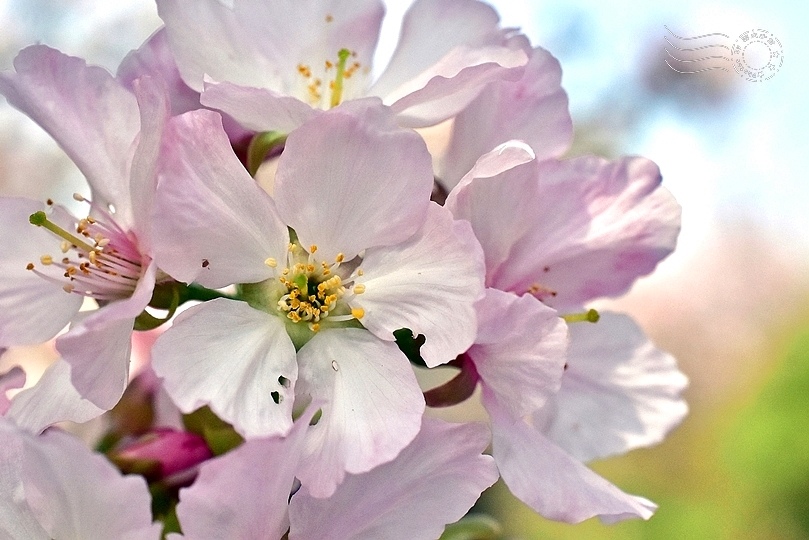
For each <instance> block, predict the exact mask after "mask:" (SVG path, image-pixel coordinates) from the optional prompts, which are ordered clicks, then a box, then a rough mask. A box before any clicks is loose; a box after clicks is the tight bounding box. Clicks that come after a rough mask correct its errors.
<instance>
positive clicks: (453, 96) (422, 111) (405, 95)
mask: <svg viewBox="0 0 809 540" xmlns="http://www.w3.org/2000/svg"><path fill="white" fill-rule="evenodd" d="M527 59H528V57H527V56H526V54H525V52H523V51H522V50H520V49H510V48H507V47H485V48H467V47H458V48H456V49H454V50H453V51H451V52H450V53H449V54H447V56H445V57H444V58H442V59H441V61H440V62H438V63H437V64H436V65H435V66H433V67H432V68H431V69H429V70H427V71H426V72H424V73H422V74H421V75H419V77H417V78H416V79H414V80H413V81H411V82H410V83H408V84H407V85H405V86H404V87H401V88H399V89H398V90H397V91H396V94H394V96H387V97H385V99H384V101H385V104H389V105H390V106H391V109H393V111H394V112H395V113H396V115H397V121H398V122H399V125H401V126H403V127H412V128H419V127H427V126H432V125H435V124H438V123H439V122H443V121H444V120H447V119H448V118H452V117H453V116H455V115H456V114H458V113H459V112H460V111H462V110H463V109H464V108H465V107H466V106H467V105H469V103H471V102H472V100H474V99H475V98H476V97H477V95H478V94H479V93H480V92H481V91H482V90H483V89H484V88H485V87H486V85H487V84H489V83H492V82H496V81H502V80H515V79H517V78H519V76H520V74H521V73H522V69H523V68H522V66H524V65H525V62H526V61H527ZM396 96H402V97H399V98H398V99H397V98H396Z"/></svg>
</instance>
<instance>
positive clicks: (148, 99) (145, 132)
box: [129, 77, 170, 253]
mask: <svg viewBox="0 0 809 540" xmlns="http://www.w3.org/2000/svg"><path fill="white" fill-rule="evenodd" d="M133 88H134V92H135V96H136V97H137V99H138V106H139V108H140V126H141V129H140V134H139V135H138V146H137V149H136V150H135V155H134V157H133V158H132V170H131V180H130V185H129V192H130V198H131V201H132V219H133V230H134V232H135V233H136V234H137V237H138V245H139V247H140V248H141V250H142V251H143V252H145V253H151V247H152V207H153V205H154V198H155V191H156V189H157V167H158V156H159V154H160V142H161V140H162V138H163V128H164V126H165V125H166V122H167V121H168V119H169V114H170V112H169V98H168V94H167V93H166V88H165V86H164V84H163V82H162V81H160V80H159V79H152V78H150V77H143V78H141V79H138V80H136V81H134V82H133Z"/></svg>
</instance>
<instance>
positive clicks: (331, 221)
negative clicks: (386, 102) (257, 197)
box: [275, 99, 433, 260]
mask: <svg viewBox="0 0 809 540" xmlns="http://www.w3.org/2000/svg"><path fill="white" fill-rule="evenodd" d="M337 141H339V144H338V143H337ZM313 148H317V149H318V150H317V152H313V151H312V149H313ZM432 186H433V171H432V162H431V158H430V154H429V153H428V152H427V147H426V145H425V144H424V141H423V140H422V138H421V137H420V136H419V135H418V134H416V133H415V132H413V131H409V130H403V129H400V128H399V127H398V126H396V124H395V123H394V122H393V117H392V116H391V114H390V111H389V110H388V109H387V108H385V107H383V106H382V105H381V104H380V103H379V102H378V100H376V99H367V100H360V101H355V102H349V103H346V104H344V105H342V106H340V107H337V108H335V109H332V110H330V111H327V112H325V113H322V114H319V115H317V116H316V117H314V118H312V120H310V121H309V122H307V123H306V124H304V125H303V126H301V127H300V128H298V129H297V130H295V131H294V132H292V133H291V134H290V135H289V138H288V139H287V142H286V146H285V148H284V153H283V154H282V155H281V158H280V160H279V162H278V171H277V173H276V177H275V199H276V201H277V204H278V213H279V214H280V215H281V217H282V219H283V220H284V222H285V223H287V224H288V225H289V226H290V227H292V228H293V229H294V230H295V232H296V233H297V234H298V238H299V239H300V240H301V242H302V245H303V246H304V247H305V248H308V246H310V245H311V244H316V245H317V246H318V248H319V249H320V251H319V252H318V254H319V255H321V256H322V257H323V258H324V259H326V260H330V259H331V260H333V258H334V256H335V255H337V253H340V252H342V253H344V254H345V257H346V260H350V259H352V258H353V257H354V256H355V255H357V254H358V253H359V252H360V251H362V250H364V249H367V248H371V247H376V246H389V245H393V244H397V243H399V242H402V241H404V240H406V239H407V238H408V237H410V236H411V235H412V234H413V233H414V232H416V229H417V228H418V227H419V225H420V224H421V223H422V222H423V221H424V217H425V214H426V213H427V207H428V205H429V199H430V192H431V191H432Z"/></svg>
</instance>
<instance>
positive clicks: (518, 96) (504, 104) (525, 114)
mask: <svg viewBox="0 0 809 540" xmlns="http://www.w3.org/2000/svg"><path fill="white" fill-rule="evenodd" d="M561 80H562V69H561V67H560V66H559V62H558V61H557V60H556V58H554V57H553V56H552V55H551V54H550V53H549V52H548V51H546V50H544V49H541V48H536V49H534V50H533V51H532V53H531V59H530V60H529V62H528V64H527V65H526V66H525V72H524V73H523V76H522V78H521V79H519V80H517V81H505V80H501V81H497V82H494V83H492V84H489V85H488V86H487V87H486V89H485V90H483V92H481V94H480V95H479V96H478V97H477V98H476V99H475V101H474V102H472V103H471V104H470V105H469V106H468V107H466V108H465V109H464V110H463V111H462V112H460V113H459V114H458V116H456V117H455V122H454V123H453V127H452V137H451V139H450V143H449V146H448V148H447V151H446V153H445V154H444V155H443V156H442V158H441V160H440V166H439V170H438V171H437V175H438V177H439V178H440V179H441V183H442V184H443V185H444V187H446V188H448V189H451V188H452V187H454V186H455V184H457V183H458V181H459V180H460V179H461V177H463V175H465V174H466V173H467V171H469V170H470V169H471V168H472V167H473V166H474V164H475V162H476V161H477V159H478V157H479V156H481V155H483V154H484V153H485V152H488V151H489V150H491V149H492V148H494V147H495V146H497V145H499V144H502V143H504V142H506V141H508V140H511V139H520V140H523V141H525V142H526V143H528V145H529V146H530V147H531V148H532V149H533V151H534V152H535V153H536V159H537V161H542V160H545V159H548V158H552V157H559V156H560V155H562V154H563V153H564V152H565V151H567V149H568V147H569V146H570V142H571V140H572V139H573V121H572V119H571V118H570V113H569V112H568V108H567V105H568V100H567V94H566V93H565V91H564V90H562V86H561Z"/></svg>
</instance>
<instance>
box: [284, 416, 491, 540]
mask: <svg viewBox="0 0 809 540" xmlns="http://www.w3.org/2000/svg"><path fill="white" fill-rule="evenodd" d="M488 444H489V433H488V430H487V429H486V428H485V427H483V426H482V425H479V424H448V423H446V422H443V421H440V420H435V419H432V418H425V419H424V421H423V422H422V426H421V431H420V432H419V434H418V435H417V436H416V438H415V439H414V440H413V442H411V443H410V445H408V447H407V448H405V449H404V450H402V452H401V453H400V454H399V455H398V456H397V457H396V459H395V460H393V461H391V462H389V463H385V464H383V465H380V466H379V467H377V468H375V469H373V470H372V471H370V472H367V473H364V474H360V475H349V476H347V477H346V479H345V480H344V481H343V483H342V484H340V486H339V487H338V488H337V491H336V492H335V493H334V495H332V496H331V497H329V498H328V499H317V498H314V497H312V496H310V495H309V494H308V493H306V492H305V490H304V489H301V490H300V491H299V492H298V493H296V494H295V496H294V497H292V500H291V501H290V503H289V520H290V523H291V527H290V535H289V536H290V539H291V540H296V539H307V538H318V539H321V540H328V539H334V540H340V539H345V538H351V539H353V540H359V539H368V540H372V539H376V538H385V539H387V540H395V539H399V538H401V539H402V540H409V539H412V538H438V537H439V536H441V533H442V532H443V530H444V526H445V525H447V524H448V523H453V522H455V521H457V520H459V519H460V518H462V517H463V516H464V514H466V512H467V511H468V510H469V508H470V507H471V506H472V505H473V504H474V502H475V501H476V500H477V498H478V497H479V496H480V494H481V492H482V491H483V490H484V489H486V488H488V487H489V486H491V485H492V484H494V482H495V481H496V480H497V477H498V474H497V468H496V467H495V466H494V462H493V460H492V458H491V457H490V456H485V455H482V452H483V451H484V450H485V449H486V446H487V445H488Z"/></svg>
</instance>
